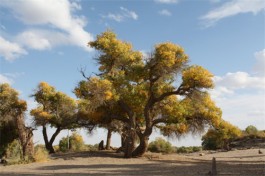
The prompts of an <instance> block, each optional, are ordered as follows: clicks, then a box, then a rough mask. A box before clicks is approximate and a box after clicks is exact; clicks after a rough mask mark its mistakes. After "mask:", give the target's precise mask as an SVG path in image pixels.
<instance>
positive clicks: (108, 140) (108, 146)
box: [106, 129, 112, 150]
mask: <svg viewBox="0 0 265 176" xmlns="http://www.w3.org/2000/svg"><path fill="white" fill-rule="evenodd" d="M111 135H112V130H111V129H108V134H107V143H106V150H109V149H110V142H111Z"/></svg>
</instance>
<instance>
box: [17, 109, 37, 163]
mask: <svg viewBox="0 0 265 176" xmlns="http://www.w3.org/2000/svg"><path fill="white" fill-rule="evenodd" d="M16 125H17V128H18V135H19V140H20V143H21V145H22V155H23V159H25V156H28V157H29V158H33V155H34V146H33V133H32V131H33V130H32V128H28V127H26V126H25V122H24V116H23V114H20V115H18V116H17V117H16Z"/></svg>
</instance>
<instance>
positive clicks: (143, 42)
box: [0, 0, 265, 146]
mask: <svg viewBox="0 0 265 176" xmlns="http://www.w3.org/2000/svg"><path fill="white" fill-rule="evenodd" d="M107 29H111V30H113V31H114V32H115V33H116V34H117V35H118V38H119V39H122V40H124V41H128V42H130V43H132V44H133V46H134V49H135V50H139V51H141V52H142V53H143V54H148V53H150V52H151V51H152V50H153V49H154V45H156V44H158V43H161V42H165V41H170V42H173V43H176V44H178V45H181V46H182V47H183V48H184V49H185V52H186V53H187V54H188V55H189V58H190V64H197V65H201V66H203V67H205V68H206V69H208V70H210V71H211V72H212V73H213V74H214V75H215V76H214V78H213V80H214V82H215V88H214V89H213V90H211V91H210V93H211V96H212V98H213V99H214V101H215V102H216V104H217V106H219V107H220V108H221V109H222V111H223V119H225V120H226V121H229V122H230V123H232V124H234V125H236V126H238V127H239V128H241V129H245V128H246V127H247V126H248V125H254V126H256V127H257V128H258V129H260V130H264V129H265V1H264V0H230V1H225V0H198V1H194V0H143V1H140V0H134V1H133V0H98V1H96V0H86V1H85V0H83V1H82V0H56V1H54V0H0V83H9V84H10V85H11V86H12V87H13V88H15V89H16V90H17V91H19V93H20V98H21V99H24V100H26V101H27V103H28V109H29V110H30V109H32V108H34V107H36V106H37V104H36V102H34V100H33V99H32V98H31V97H30V94H32V92H33V90H34V89H35V88H36V87H37V84H38V83H39V82H41V81H45V82H48V83H49V84H50V85H52V86H55V87H56V89H57V90H60V91H62V92H65V93H66V94H68V95H70V96H71V97H73V98H76V97H75V95H74V94H73V89H74V88H75V86H76V85H77V83H78V82H79V81H80V80H82V79H83V77H82V75H81V74H80V72H79V70H80V69H81V68H85V69H86V73H87V75H91V74H93V73H92V72H94V73H95V72H97V69H98V65H97V64H96V62H95V60H94V58H96V56H97V52H96V51H94V50H93V49H91V48H89V47H88V46H87V43H88V42H89V41H92V40H94V39H95V37H96V36H97V35H98V34H100V33H102V32H104V31H106V30H107ZM30 122H31V117H30V116H29V115H27V124H28V125H30ZM52 130H53V129H49V134H51V132H52ZM78 131H79V132H80V133H81V134H82V135H83V137H84V138H85V142H86V143H89V144H95V143H98V142H99V141H101V140H102V139H105V138H106V137H105V136H106V131H104V130H102V129H99V130H97V131H95V132H94V134H93V135H89V136H88V135H87V134H86V132H85V131H84V130H78ZM66 135H67V131H63V132H61V133H60V135H59V136H58V137H57V139H56V141H55V144H57V143H58V141H59V139H60V138H61V137H64V136H66ZM157 136H159V134H158V133H154V134H153V135H152V136H151V137H150V139H151V140H154V139H155V137H157ZM200 138H201V136H200V135H197V136H192V135H188V136H187V137H184V138H182V139H168V140H169V141H170V142H172V143H173V144H174V145H176V146H182V145H186V146H187V145H200V144H201V141H200ZM119 140H120V139H119V136H118V135H117V134H116V135H114V137H113V141H112V145H114V146H119V144H120V141H119ZM34 141H35V143H43V139H42V135H41V130H40V128H38V130H36V131H34Z"/></svg>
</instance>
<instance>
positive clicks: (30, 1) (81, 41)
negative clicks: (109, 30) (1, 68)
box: [0, 0, 93, 50]
mask: <svg viewBox="0 0 265 176" xmlns="http://www.w3.org/2000/svg"><path fill="white" fill-rule="evenodd" d="M0 6H2V7H5V8H9V9H11V11H12V12H13V14H14V16H15V17H16V18H17V19H19V20H20V21H22V22H23V23H24V24H27V25H31V26H38V27H43V26H44V25H45V27H46V28H45V29H46V30H47V27H50V28H52V29H53V30H52V31H50V32H49V33H50V34H51V33H52V32H54V29H56V30H59V31H62V32H63V33H65V35H66V36H67V37H68V38H70V40H69V41H70V42H72V44H73V45H77V46H79V47H82V48H84V49H85V50H90V49H89V48H88V47H87V42H89V41H91V40H92V39H93V37H92V35H91V34H90V33H88V32H86V31H85V30H84V27H85V26H86V19H85V17H83V16H77V15H74V12H75V11H76V10H80V9H81V5H80V4H78V3H77V2H70V1H68V0H60V1H54V0H38V1H36V0H27V1H9V0H3V1H1V5H0ZM38 34H40V33H38ZM56 34H58V32H57V33H56ZM23 35H24V36H27V35H30V36H32V37H33V38H32V39H31V41H27V42H24V43H23V44H26V45H28V46H30V47H31V48H32V49H38V50H42V49H47V48H50V47H51V44H50V41H49V40H48V39H45V38H43V35H40V36H38V35H37V33H29V32H28V31H26V32H24V33H22V34H20V35H19V36H20V37H21V38H23ZM54 35H55V34H54ZM38 39H41V42H42V43H41V44H40V45H39V46H37V45H36V40H38Z"/></svg>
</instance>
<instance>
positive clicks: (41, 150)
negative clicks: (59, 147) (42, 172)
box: [33, 145, 49, 162]
mask: <svg viewBox="0 0 265 176" xmlns="http://www.w3.org/2000/svg"><path fill="white" fill-rule="evenodd" d="M33 157H34V160H35V161H36V162H44V161H47V160H48V158H49V152H48V151H47V150H46V148H45V146H44V145H36V146H35V148H34V156H33Z"/></svg>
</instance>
